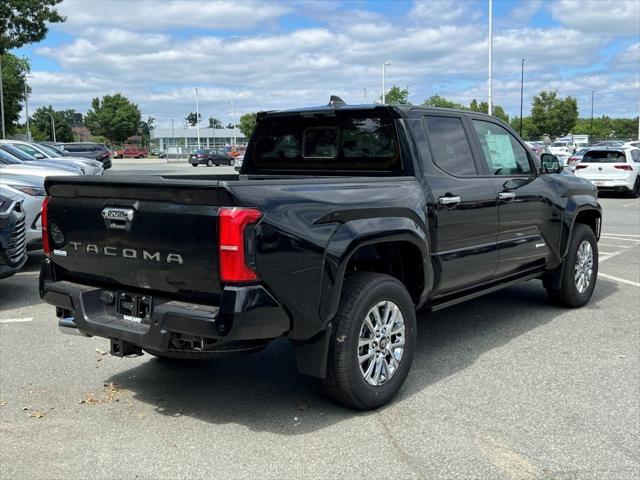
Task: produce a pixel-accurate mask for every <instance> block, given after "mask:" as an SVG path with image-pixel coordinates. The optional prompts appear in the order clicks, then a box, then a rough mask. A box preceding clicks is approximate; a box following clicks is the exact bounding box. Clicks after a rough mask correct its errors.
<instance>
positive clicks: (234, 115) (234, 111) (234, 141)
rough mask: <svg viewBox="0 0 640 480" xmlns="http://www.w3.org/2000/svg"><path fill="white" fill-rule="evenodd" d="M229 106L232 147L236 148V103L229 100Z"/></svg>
mask: <svg viewBox="0 0 640 480" xmlns="http://www.w3.org/2000/svg"><path fill="white" fill-rule="evenodd" d="M227 101H228V102H229V103H230V104H231V105H233V146H234V147H235V146H236V102H234V101H233V100H231V99H229V100H227Z"/></svg>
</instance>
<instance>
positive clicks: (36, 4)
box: [0, 0, 66, 54]
mask: <svg viewBox="0 0 640 480" xmlns="http://www.w3.org/2000/svg"><path fill="white" fill-rule="evenodd" d="M61 1H62V0H2V2H0V54H2V53H5V52H7V51H9V50H11V49H12V48H20V47H22V46H23V45H25V44H27V43H36V42H39V41H40V40H42V39H43V38H44V37H45V36H46V35H47V32H48V31H49V29H48V27H47V23H60V22H64V21H65V20H66V19H65V18H64V17H63V16H61V15H60V14H59V13H58V11H57V10H56V9H55V6H56V5H58V4H59V3H60V2H61Z"/></svg>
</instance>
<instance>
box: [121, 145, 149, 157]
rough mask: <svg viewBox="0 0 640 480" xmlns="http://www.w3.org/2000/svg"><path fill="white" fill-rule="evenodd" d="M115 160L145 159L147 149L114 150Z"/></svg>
mask: <svg viewBox="0 0 640 480" xmlns="http://www.w3.org/2000/svg"><path fill="white" fill-rule="evenodd" d="M115 153H116V158H145V157H146V156H147V154H148V153H147V149H146V148H141V147H136V146H131V145H129V146H127V145H125V146H124V148H121V149H119V150H116V152H115Z"/></svg>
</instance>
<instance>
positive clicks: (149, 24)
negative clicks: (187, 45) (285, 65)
mask: <svg viewBox="0 0 640 480" xmlns="http://www.w3.org/2000/svg"><path fill="white" fill-rule="evenodd" d="M287 11H289V7H287V5H286V4H284V3H271V2H266V1H257V0H245V1H242V2H232V1H224V0H217V1H215V2H212V1H206V2H205V1H193V0H169V1H163V2H159V1H157V0H136V1H129V2H125V1H114V0H91V1H89V0H65V1H64V3H62V5H61V6H60V13H61V14H63V15H66V16H67V22H66V23H65V26H66V27H65V28H66V29H68V30H69V31H73V30H74V29H77V28H81V29H84V28H86V27H104V26H115V27H118V28H122V29H131V30H156V31H157V30H163V29H166V28H180V27H195V28H202V29H210V30H231V29H244V28H249V27H253V26H256V25H260V24H261V23H263V22H268V21H272V20H274V19H276V18H278V17H280V16H281V15H284V14H285V13H286V12H287Z"/></svg>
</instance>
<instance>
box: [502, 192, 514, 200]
mask: <svg viewBox="0 0 640 480" xmlns="http://www.w3.org/2000/svg"><path fill="white" fill-rule="evenodd" d="M514 198H516V192H500V193H498V200H513V199H514Z"/></svg>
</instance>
